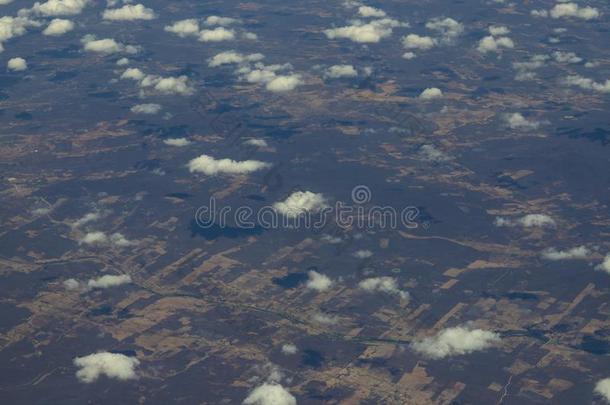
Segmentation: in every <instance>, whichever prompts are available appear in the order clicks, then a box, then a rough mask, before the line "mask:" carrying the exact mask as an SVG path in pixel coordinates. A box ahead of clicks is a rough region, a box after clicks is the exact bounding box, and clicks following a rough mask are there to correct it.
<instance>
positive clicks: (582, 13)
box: [549, 3, 599, 20]
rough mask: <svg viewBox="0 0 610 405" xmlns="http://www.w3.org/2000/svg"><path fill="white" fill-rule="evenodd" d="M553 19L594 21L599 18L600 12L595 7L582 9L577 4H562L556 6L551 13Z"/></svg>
mask: <svg viewBox="0 0 610 405" xmlns="http://www.w3.org/2000/svg"><path fill="white" fill-rule="evenodd" d="M549 15H550V16H551V17H552V18H581V19H583V20H592V19H594V18H597V17H599V11H598V10H597V9H596V8H593V7H580V6H579V5H578V4H576V3H561V4H556V5H555V7H553V8H552V9H551V10H550V11H549Z"/></svg>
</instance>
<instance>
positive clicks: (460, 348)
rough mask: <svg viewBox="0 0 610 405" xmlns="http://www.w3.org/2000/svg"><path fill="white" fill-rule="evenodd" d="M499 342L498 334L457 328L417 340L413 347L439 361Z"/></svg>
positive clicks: (483, 348)
mask: <svg viewBox="0 0 610 405" xmlns="http://www.w3.org/2000/svg"><path fill="white" fill-rule="evenodd" d="M498 342H500V336H499V335H498V334H497V333H494V332H490V331H486V330H483V329H471V328H469V327H465V326H456V327H453V328H447V329H443V330H442V331H440V332H439V333H438V334H436V335H435V336H430V337H426V338H423V339H421V340H417V341H415V342H413V343H412V344H411V347H412V349H413V350H414V351H415V352H417V353H419V354H421V355H423V356H424V357H427V358H430V359H435V360H437V359H442V358H445V357H451V356H459V355H464V354H469V353H472V352H476V351H480V350H485V349H487V348H490V347H492V346H494V345H495V344H497V343H498Z"/></svg>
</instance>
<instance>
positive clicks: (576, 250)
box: [541, 246, 591, 261]
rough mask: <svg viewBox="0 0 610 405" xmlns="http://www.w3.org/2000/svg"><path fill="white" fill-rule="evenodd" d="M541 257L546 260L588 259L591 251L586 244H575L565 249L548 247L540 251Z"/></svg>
mask: <svg viewBox="0 0 610 405" xmlns="http://www.w3.org/2000/svg"><path fill="white" fill-rule="evenodd" d="M541 255H542V257H543V258H544V259H547V260H555V261H556V260H573V259H588V258H589V256H590V255H591V251H590V250H589V249H587V247H586V246H577V247H573V248H571V249H567V250H557V249H555V248H548V249H546V250H544V251H543V252H542V254H541Z"/></svg>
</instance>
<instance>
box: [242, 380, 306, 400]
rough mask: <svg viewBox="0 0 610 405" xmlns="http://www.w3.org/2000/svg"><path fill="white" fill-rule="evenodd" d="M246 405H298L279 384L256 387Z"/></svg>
mask: <svg viewBox="0 0 610 405" xmlns="http://www.w3.org/2000/svg"><path fill="white" fill-rule="evenodd" d="M243 403H244V404H246V405H296V403H297V400H296V398H295V397H294V396H293V395H292V394H291V393H290V392H289V391H288V390H287V389H286V388H284V387H282V386H281V385H280V384H277V383H264V384H262V385H260V386H258V387H256V388H255V389H254V390H253V391H252V392H251V393H250V395H248V397H247V398H246V399H245V400H244V402H243Z"/></svg>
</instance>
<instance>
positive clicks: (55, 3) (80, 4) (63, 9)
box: [30, 0, 89, 17]
mask: <svg viewBox="0 0 610 405" xmlns="http://www.w3.org/2000/svg"><path fill="white" fill-rule="evenodd" d="M87 4H89V0H48V1H47V2H44V3H39V2H36V3H34V5H33V6H32V8H31V9H30V10H31V12H33V13H34V14H39V15H43V16H46V17H55V16H67V15H78V14H80V13H82V11H83V9H84V8H85V7H86V6H87Z"/></svg>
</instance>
